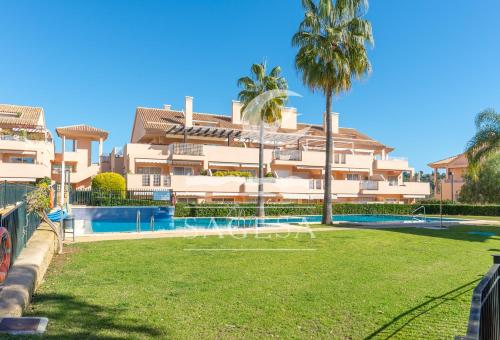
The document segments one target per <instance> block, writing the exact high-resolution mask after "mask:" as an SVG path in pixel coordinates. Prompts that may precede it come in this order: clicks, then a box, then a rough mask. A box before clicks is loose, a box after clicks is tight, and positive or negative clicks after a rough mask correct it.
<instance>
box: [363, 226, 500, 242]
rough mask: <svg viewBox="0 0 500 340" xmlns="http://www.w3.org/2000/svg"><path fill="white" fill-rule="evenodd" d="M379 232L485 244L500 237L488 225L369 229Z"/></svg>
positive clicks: (493, 227) (496, 228)
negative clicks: (485, 233)
mask: <svg viewBox="0 0 500 340" xmlns="http://www.w3.org/2000/svg"><path fill="white" fill-rule="evenodd" d="M371 229H376V230H381V231H389V232H396V233H402V234H408V235H415V236H428V237H439V238H446V239H452V240H458V241H468V242H485V241H488V240H496V241H500V237H499V236H497V235H496V234H500V228H499V227H495V226H490V225H480V226H465V225H455V226H450V227H448V228H446V229H442V230H439V229H426V228H416V227H408V228H380V229H377V228H371ZM478 231H481V232H491V233H493V235H482V234H469V232H478Z"/></svg>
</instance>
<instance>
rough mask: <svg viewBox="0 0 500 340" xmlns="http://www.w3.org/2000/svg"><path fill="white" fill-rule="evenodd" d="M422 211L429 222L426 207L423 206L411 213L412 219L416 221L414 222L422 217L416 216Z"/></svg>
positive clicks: (425, 219)
mask: <svg viewBox="0 0 500 340" xmlns="http://www.w3.org/2000/svg"><path fill="white" fill-rule="evenodd" d="M420 210H422V211H423V212H424V221H427V214H426V213H425V206H423V205H421V206H420V207H418V208H417V209H415V210H413V211H412V212H411V214H410V215H411V217H412V218H413V219H414V220H417V219H418V217H420V215H417V214H415V213H416V212H418V211H420Z"/></svg>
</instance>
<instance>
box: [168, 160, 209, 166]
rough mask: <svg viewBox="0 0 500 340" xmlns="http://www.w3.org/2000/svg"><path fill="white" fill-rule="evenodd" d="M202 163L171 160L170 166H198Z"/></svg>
mask: <svg viewBox="0 0 500 340" xmlns="http://www.w3.org/2000/svg"><path fill="white" fill-rule="evenodd" d="M202 163H203V161H183V160H173V161H172V162H171V164H173V165H200V164H202Z"/></svg>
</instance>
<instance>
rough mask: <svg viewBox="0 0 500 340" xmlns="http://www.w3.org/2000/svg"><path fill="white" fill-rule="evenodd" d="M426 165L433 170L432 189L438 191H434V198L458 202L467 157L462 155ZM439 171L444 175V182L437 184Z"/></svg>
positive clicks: (463, 181) (463, 180)
mask: <svg viewBox="0 0 500 340" xmlns="http://www.w3.org/2000/svg"><path fill="white" fill-rule="evenodd" d="M428 165H429V167H431V168H432V169H434V185H435V186H434V187H435V188H438V190H435V193H434V197H435V198H441V196H442V198H443V199H444V200H451V201H456V200H458V196H459V194H460V190H461V189H462V186H463V185H464V183H465V179H464V176H465V174H466V171H467V167H468V165H469V163H468V161H467V156H466V155H465V154H463V153H462V154H459V155H455V156H452V157H448V158H445V159H442V160H440V161H437V162H433V163H429V164H428ZM439 170H444V171H445V174H446V175H445V178H444V180H441V181H440V183H438V172H439ZM439 188H440V190H439ZM441 194H442V195H441Z"/></svg>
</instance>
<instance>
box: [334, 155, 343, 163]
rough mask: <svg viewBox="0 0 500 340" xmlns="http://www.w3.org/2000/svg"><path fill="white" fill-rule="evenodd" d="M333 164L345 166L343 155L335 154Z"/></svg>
mask: <svg viewBox="0 0 500 340" xmlns="http://www.w3.org/2000/svg"><path fill="white" fill-rule="evenodd" d="M334 161H335V164H345V162H346V160H345V153H336V154H335V156H334Z"/></svg>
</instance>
